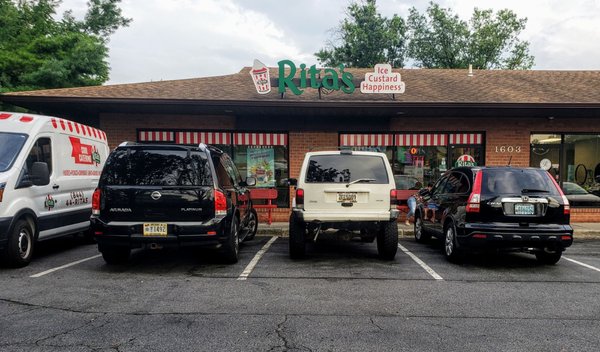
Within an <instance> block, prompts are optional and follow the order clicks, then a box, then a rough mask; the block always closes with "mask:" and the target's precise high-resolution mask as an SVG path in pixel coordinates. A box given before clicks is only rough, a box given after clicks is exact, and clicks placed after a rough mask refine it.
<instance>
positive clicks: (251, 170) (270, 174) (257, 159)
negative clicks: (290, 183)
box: [246, 148, 275, 187]
mask: <svg viewBox="0 0 600 352" xmlns="http://www.w3.org/2000/svg"><path fill="white" fill-rule="evenodd" d="M246 158H247V159H246V160H247V162H248V164H247V165H248V176H250V177H255V178H256V187H275V177H274V176H275V173H274V171H275V151H274V149H273V148H248V153H247V154H246Z"/></svg>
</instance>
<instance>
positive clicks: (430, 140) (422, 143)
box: [396, 133, 448, 147]
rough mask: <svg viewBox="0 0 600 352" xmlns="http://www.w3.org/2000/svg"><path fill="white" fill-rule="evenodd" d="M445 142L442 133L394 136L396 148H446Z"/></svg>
mask: <svg viewBox="0 0 600 352" xmlns="http://www.w3.org/2000/svg"><path fill="white" fill-rule="evenodd" d="M447 141H448V139H447V135H446V134H443V133H412V134H397V135H396V146H398V147H429V146H431V147H436V146H446V143H447Z"/></svg>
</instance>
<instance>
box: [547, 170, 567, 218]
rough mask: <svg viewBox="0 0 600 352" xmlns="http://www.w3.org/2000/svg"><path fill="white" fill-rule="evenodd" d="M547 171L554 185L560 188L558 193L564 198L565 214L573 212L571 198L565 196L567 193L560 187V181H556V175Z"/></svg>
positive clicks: (557, 188)
mask: <svg viewBox="0 0 600 352" xmlns="http://www.w3.org/2000/svg"><path fill="white" fill-rule="evenodd" d="M546 173H547V174H548V177H550V179H551V180H552V183H554V187H556V190H558V194H560V197H561V198H562V201H563V214H565V215H569V214H571V205H570V204H569V200H568V199H567V196H565V194H564V193H563V191H562V188H560V186H559V185H558V182H556V180H555V179H554V177H553V176H552V175H551V174H550V173H549V172H548V171H546Z"/></svg>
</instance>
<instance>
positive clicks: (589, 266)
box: [563, 256, 600, 271]
mask: <svg viewBox="0 0 600 352" xmlns="http://www.w3.org/2000/svg"><path fill="white" fill-rule="evenodd" d="M563 259H566V260H568V261H570V262H573V263H575V264H579V265H581V266H584V267H586V268H588V269H592V270H596V271H600V269H599V268H596V267H595V266H591V265H589V264H586V263H582V262H578V261H576V260H575V259H571V258H567V257H565V256H563Z"/></svg>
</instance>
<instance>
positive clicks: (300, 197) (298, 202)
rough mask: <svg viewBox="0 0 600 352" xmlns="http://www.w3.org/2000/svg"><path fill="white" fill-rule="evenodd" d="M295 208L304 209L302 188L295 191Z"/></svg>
mask: <svg viewBox="0 0 600 352" xmlns="http://www.w3.org/2000/svg"><path fill="white" fill-rule="evenodd" d="M296 207H298V208H303V207H304V190H303V189H302V188H297V189H296Z"/></svg>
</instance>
